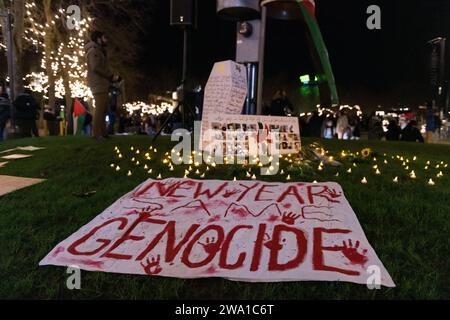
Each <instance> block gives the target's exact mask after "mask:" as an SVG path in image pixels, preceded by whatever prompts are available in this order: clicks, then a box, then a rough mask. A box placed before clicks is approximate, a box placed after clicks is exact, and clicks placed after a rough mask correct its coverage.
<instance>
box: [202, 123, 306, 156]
mask: <svg viewBox="0 0 450 320" xmlns="http://www.w3.org/2000/svg"><path fill="white" fill-rule="evenodd" d="M201 137H202V139H201V141H200V149H201V150H203V151H206V152H209V153H214V154H217V153H218V152H222V153H223V154H224V155H229V154H231V155H235V154H237V155H238V156H249V155H250V156H257V155H261V154H263V155H274V154H295V153H299V152H300V150H301V140H300V129H299V124H298V119H297V118H296V117H267V116H248V115H231V114H217V115H210V116H209V117H208V118H207V119H204V120H203V121H202V132H201Z"/></svg>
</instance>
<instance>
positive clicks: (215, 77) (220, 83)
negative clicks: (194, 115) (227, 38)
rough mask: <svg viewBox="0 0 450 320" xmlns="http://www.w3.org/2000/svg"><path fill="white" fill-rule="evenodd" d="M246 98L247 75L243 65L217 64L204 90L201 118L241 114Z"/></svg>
mask: <svg viewBox="0 0 450 320" xmlns="http://www.w3.org/2000/svg"><path fill="white" fill-rule="evenodd" d="M246 96H247V73H246V68H245V66H244V65H241V64H238V63H236V62H233V61H231V60H230V61H223V62H217V63H216V64H215V65H214V68H213V70H212V72H211V75H210V77H209V80H208V83H207V85H206V88H205V98H204V102H203V117H207V116H209V115H213V114H217V113H222V114H241V113H242V108H243V107H244V103H245V98H246Z"/></svg>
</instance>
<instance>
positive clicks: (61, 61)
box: [24, 1, 93, 98]
mask: <svg viewBox="0 0 450 320" xmlns="http://www.w3.org/2000/svg"><path fill="white" fill-rule="evenodd" d="M25 8H26V13H25V34H24V39H25V40H26V41H27V42H28V43H29V44H30V45H31V46H32V47H34V48H35V49H36V52H38V53H39V54H40V55H41V63H40V68H41V71H39V72H32V73H30V74H27V75H26V76H25V78H24V79H25V80H26V81H27V82H28V83H29V88H30V89H31V90H33V91H35V92H40V93H43V94H44V95H47V94H48V89H49V76H48V74H47V62H49V63H50V66H51V71H52V72H53V74H52V75H53V77H54V78H55V96H56V97H57V98H63V97H65V94H66V92H65V90H66V88H65V86H64V79H63V74H66V76H67V80H68V85H69V88H70V91H71V92H70V96H71V97H72V98H77V97H78V98H83V97H84V98H92V93H91V91H90V89H89V87H88V86H87V83H86V76H87V68H86V61H85V54H84V51H83V49H82V48H83V47H84V45H85V41H86V39H87V37H88V32H89V29H90V26H91V22H92V20H93V19H92V18H91V17H87V18H83V19H81V20H80V21H75V20H74V21H73V23H74V26H73V28H71V29H69V28H67V27H66V26H64V25H63V24H64V23H65V21H67V19H68V17H67V15H66V12H65V11H64V10H63V9H59V10H58V11H57V13H56V14H55V15H54V16H53V18H52V20H51V21H46V18H45V16H44V14H43V13H42V10H43V9H42V8H40V7H38V6H37V5H36V3H35V2H33V1H27V2H26V3H25ZM40 20H43V21H40ZM57 28H64V30H65V32H67V33H68V36H67V39H66V41H60V42H58V43H55V49H54V50H45V48H46V43H45V37H46V35H47V33H48V32H51V31H52V30H51V29H53V30H56V29H57Z"/></svg>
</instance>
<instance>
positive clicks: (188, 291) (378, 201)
mask: <svg viewBox="0 0 450 320" xmlns="http://www.w3.org/2000/svg"><path fill="white" fill-rule="evenodd" d="M311 142H313V141H312V140H308V139H305V140H304V141H303V143H304V144H305V145H306V144H310V143H311ZM320 143H321V144H323V145H324V146H325V148H326V149H327V150H329V151H330V154H331V155H338V154H340V153H341V151H342V150H345V151H346V152H347V153H348V152H349V151H350V152H354V153H356V152H357V151H361V150H362V149H363V148H365V147H370V148H371V149H372V151H373V152H375V153H376V154H375V157H376V161H374V160H373V159H369V160H367V161H365V162H361V163H358V164H357V167H354V166H353V164H352V162H351V161H349V160H345V161H344V166H343V167H341V168H332V167H325V169H324V170H323V171H318V170H317V166H318V164H313V165H312V167H310V169H309V170H308V169H304V168H303V169H302V168H298V167H293V168H287V166H286V165H283V168H284V170H285V172H286V174H290V175H291V178H292V180H291V181H307V182H311V181H314V180H317V181H336V182H338V183H340V184H341V186H342V187H343V189H344V191H345V193H346V197H347V199H348V200H349V202H350V204H351V206H352V207H353V209H354V211H355V212H356V214H357V216H358V218H359V221H360V223H361V225H362V227H363V229H364V231H365V233H366V235H367V238H368V239H369V242H370V243H371V244H372V246H373V247H374V249H375V251H376V252H377V254H378V256H379V257H380V259H381V260H382V262H383V263H384V265H385V266H386V268H387V270H388V271H389V273H390V275H391V276H392V278H393V280H394V282H395V283H396V285H397V287H396V288H393V289H387V288H382V289H381V290H373V291H370V290H368V289H367V288H366V287H365V286H362V285H356V284H349V283H336V282H331V283H327V282H297V283H274V284H270V283H264V284H247V283H237V282H231V281H227V280H222V279H202V280H179V279H170V278H158V277H155V278H152V277H146V276H137V275H121V274H112V273H100V272H85V271H82V290H79V291H76V290H75V291H70V290H68V289H67V288H66V285H65V284H66V279H67V274H66V269H65V268H62V267H38V263H39V261H40V260H41V259H42V258H43V257H44V256H45V255H46V254H47V253H48V252H50V250H52V249H53V248H54V247H55V246H56V245H57V244H58V243H59V242H60V241H62V240H64V239H65V238H67V237H68V236H69V235H71V234H72V233H74V232H75V231H77V230H78V229H79V228H80V227H81V226H83V225H84V224H86V223H88V222H89V221H91V220H92V219H93V218H94V217H95V216H97V215H98V214H100V213H101V212H102V211H103V210H104V209H105V208H106V207H108V206H109V205H111V204H112V203H113V202H115V201H116V200H117V199H118V198H119V197H121V196H122V195H124V194H125V193H127V192H129V191H131V190H132V189H133V188H134V187H136V186H137V185H138V184H139V183H141V182H143V181H144V180H145V179H147V178H149V177H152V178H155V177H156V176H157V175H158V174H159V173H162V176H163V178H167V177H169V176H177V177H182V176H183V175H184V169H185V168H184V167H180V168H179V167H176V170H175V171H174V172H169V171H168V169H167V167H165V166H163V164H162V163H161V156H163V155H164V153H165V152H166V151H169V150H170V149H171V146H172V144H171V143H170V142H169V140H166V139H160V140H159V141H158V143H157V145H156V146H155V147H156V148H158V155H159V156H160V157H159V158H158V157H154V159H152V160H151V161H147V162H145V163H146V164H148V165H149V166H150V167H151V168H152V169H153V173H152V174H149V173H148V172H147V170H144V169H143V165H144V164H145V163H144V162H143V161H142V160H141V166H140V167H137V166H136V165H135V164H132V163H131V161H130V158H131V151H130V147H131V146H134V147H135V148H139V149H140V150H148V148H149V146H150V145H151V140H150V139H149V138H148V137H115V138H113V139H112V140H111V141H108V142H101V143H98V142H95V141H93V140H92V139H87V138H77V137H69V138H40V139H37V140H31V139H27V140H15V141H7V142H5V143H3V144H0V151H1V150H5V149H9V148H11V147H15V146H27V145H34V146H43V147H46V149H45V150H41V151H35V152H32V153H31V154H33V155H34V156H33V157H32V158H28V159H23V160H17V161H14V162H10V163H9V164H8V165H7V166H6V167H4V168H0V175H17V176H24V177H31V178H44V179H47V181H46V182H44V183H42V184H39V185H36V186H33V187H30V188H27V189H23V190H20V191H17V192H15V193H12V194H9V195H6V196H3V197H0V243H1V247H0V298H33V299H34V298H39V299H57V298H68V299H81V298H84V299H86V298H113V299H183V298H184V299H227V298H229V299H437V298H447V299H448V298H450V171H449V170H448V168H446V167H445V164H449V165H450V146H444V145H442V146H441V145H422V144H407V143H386V142H367V141H357V142H340V141H327V142H326V141H320ZM115 146H118V147H119V148H120V150H122V153H123V159H118V158H117V156H116V154H115V152H114V147H115ZM21 153H22V152H21ZM24 153H29V152H24ZM385 154H386V156H385ZM397 155H399V156H402V157H404V158H403V161H401V160H400V159H398V158H397V157H396V156H397ZM414 156H416V157H417V158H416V160H415V161H414V160H413V157H414ZM392 157H394V159H392ZM385 159H386V160H387V161H388V164H385V163H384V160H385ZM406 159H408V160H409V162H408V163H406ZM427 161H430V164H429V165H428V170H425V166H426V165H427ZM0 162H1V161H0ZM403 162H405V166H408V167H409V168H408V170H406V169H405V167H404V166H403ZM441 162H442V163H441ZM112 163H114V164H116V165H120V167H121V170H120V171H119V172H116V171H115V170H114V169H112V168H111V167H110V165H111V164H112ZM375 164H377V165H378V167H379V170H380V171H381V175H376V174H375V169H374V168H373V166H374V165H375ZM438 164H439V168H436V166H437V165H438ZM349 168H352V173H350V174H349V173H347V170H348V169H349ZM128 170H132V172H133V175H132V176H127V172H128ZM412 170H414V171H415V173H416V175H417V178H416V179H411V178H410V177H409V173H410V172H411V171H412ZM440 171H442V172H443V174H444V176H443V177H441V178H438V177H436V174H437V173H439V172H440ZM337 172H339V176H336V173H337ZM235 176H236V177H237V178H238V179H248V178H246V171H245V170H243V169H242V168H240V167H238V166H218V167H216V168H215V169H214V170H211V171H209V172H208V173H207V175H206V178H222V179H229V180H231V179H233V177H235ZM191 177H192V178H198V176H196V175H195V174H192V176H191ZM285 177H286V176H285V175H278V176H275V177H261V178H260V177H259V176H258V179H261V180H267V181H285V180H286V178H285ZM363 177H366V179H367V180H368V184H361V179H362V178H363ZM395 177H398V179H399V182H398V183H394V182H393V179H394V178H395ZM430 178H432V179H433V180H434V182H435V183H436V185H435V186H429V185H428V184H427V182H428V180H429V179H430ZM94 190H95V191H97V192H96V194H95V195H93V196H91V197H86V198H82V197H77V196H76V195H77V194H82V193H85V192H90V191H94Z"/></svg>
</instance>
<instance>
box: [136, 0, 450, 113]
mask: <svg viewBox="0 0 450 320" xmlns="http://www.w3.org/2000/svg"><path fill="white" fill-rule="evenodd" d="M371 4H377V5H379V6H380V7H381V10H382V30H375V31H372V30H368V29H367V27H366V20H367V17H368V15H367V14H366V9H367V7H368V6H369V5H371ZM316 6H317V19H318V21H319V25H320V28H321V30H322V34H323V37H324V39H325V43H326V45H327V47H328V50H329V55H330V59H331V63H332V66H333V69H334V73H335V77H336V81H337V84H338V89H339V94H340V97H341V103H343V104H352V105H353V104H360V105H362V106H368V107H373V106H376V105H384V106H394V105H397V104H399V105H410V106H418V105H422V104H423V103H424V101H425V100H426V81H427V78H428V75H427V63H428V60H427V46H426V43H427V41H429V40H431V39H432V38H435V37H438V36H442V37H447V36H449V33H450V1H448V0H421V1H419V0H411V1H404V0H371V1H367V0H339V1H337V0H316ZM215 10H216V4H215V0H200V11H199V28H198V30H197V31H195V32H194V33H193V35H192V41H191V45H192V47H191V59H190V62H191V70H190V71H191V72H190V74H191V79H192V81H194V82H198V83H202V84H205V82H206V80H207V77H208V75H209V72H210V70H211V68H212V65H213V63H214V62H215V61H221V60H227V59H233V58H234V52H235V24H234V23H230V22H226V21H223V20H221V19H219V18H218V17H217V16H216V13H215ZM155 12H156V13H157V14H156V15H155V17H152V23H151V27H150V30H149V34H151V38H152V41H151V43H149V45H148V48H147V50H146V54H145V60H144V63H143V68H144V70H145V72H146V73H148V74H149V76H150V77H152V78H153V79H159V81H160V83H162V84H164V85H166V86H167V85H169V86H171V85H176V84H175V83H173V80H170V76H171V77H172V78H174V75H175V77H176V75H178V74H179V73H180V72H181V48H182V47H181V44H182V33H181V31H180V30H177V29H176V28H171V27H170V26H169V1H158V5H157V7H156V8H155ZM267 37H268V40H267V50H266V70H267V72H266V78H267V81H266V84H267V87H268V89H267V90H266V92H265V96H266V98H267V99H270V96H271V95H272V94H273V92H270V91H273V90H275V87H276V86H279V87H280V88H286V89H288V91H289V92H290V94H292V95H295V92H297V91H298V90H296V88H297V87H298V77H299V75H301V74H304V73H307V72H311V71H313V70H314V69H313V68H312V62H311V59H310V57H309V52H308V49H307V47H306V42H305V36H304V26H303V25H302V24H301V23H300V22H283V21H278V20H270V22H269V24H268V35H267ZM162 48H164V49H162ZM169 89H171V88H169ZM267 91H269V92H267ZM293 99H294V100H295V97H293Z"/></svg>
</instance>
